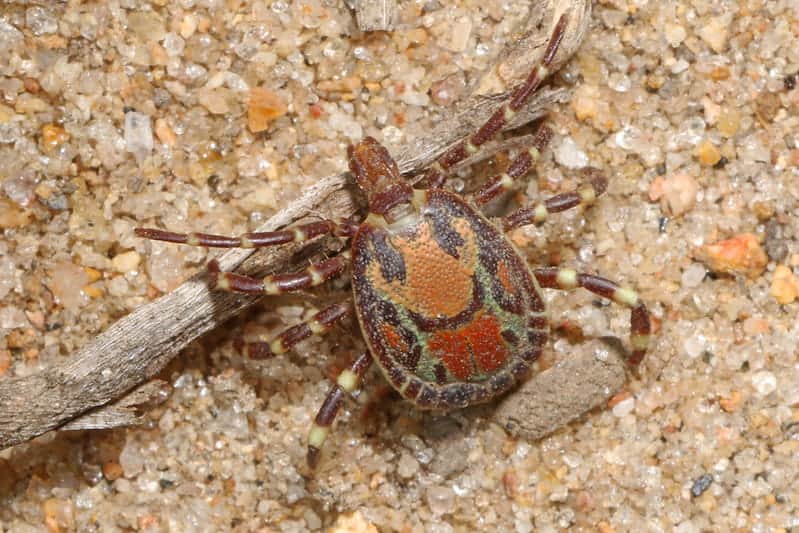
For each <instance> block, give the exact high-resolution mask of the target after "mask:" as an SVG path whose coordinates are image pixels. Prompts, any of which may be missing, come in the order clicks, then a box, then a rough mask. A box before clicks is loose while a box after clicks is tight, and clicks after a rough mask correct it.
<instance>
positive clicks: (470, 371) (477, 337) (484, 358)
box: [428, 311, 510, 381]
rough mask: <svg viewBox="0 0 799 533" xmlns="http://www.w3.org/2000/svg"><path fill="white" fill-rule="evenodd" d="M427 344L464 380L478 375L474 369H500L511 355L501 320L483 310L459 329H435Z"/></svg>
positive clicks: (454, 374) (487, 371)
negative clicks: (503, 334)
mask: <svg viewBox="0 0 799 533" xmlns="http://www.w3.org/2000/svg"><path fill="white" fill-rule="evenodd" d="M428 347H429V349H430V350H431V351H432V352H433V353H437V354H440V356H441V360H442V361H443V363H444V366H446V367H447V370H449V371H450V373H451V374H452V375H453V376H455V377H456V378H458V379H460V380H464V381H467V380H469V379H470V378H474V377H476V376H475V375H474V374H475V373H480V374H485V373H489V372H493V371H495V370H497V369H498V368H500V367H501V366H502V365H503V364H504V363H505V361H506V360H507V358H508V356H509V355H510V354H509V353H508V350H507V347H506V346H505V341H504V339H503V338H502V335H501V330H500V323H499V320H498V319H497V317H495V316H494V315H489V314H487V313H485V312H482V311H481V312H479V313H478V314H477V315H476V316H475V318H474V320H472V321H471V322H469V323H468V324H466V325H465V326H463V327H461V328H459V329H456V330H452V331H448V330H444V331H438V332H436V333H435V334H433V336H432V337H431V338H430V340H429V341H428ZM475 364H476V365H477V368H475Z"/></svg>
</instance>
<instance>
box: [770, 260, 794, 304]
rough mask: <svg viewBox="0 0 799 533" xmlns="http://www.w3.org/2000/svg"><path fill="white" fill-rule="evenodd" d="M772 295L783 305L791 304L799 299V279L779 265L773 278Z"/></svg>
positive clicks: (789, 270)
mask: <svg viewBox="0 0 799 533" xmlns="http://www.w3.org/2000/svg"><path fill="white" fill-rule="evenodd" d="M771 295H772V296H774V298H775V299H776V300H777V301H778V302H779V303H781V304H783V305H785V304H790V303H793V302H794V300H796V299H797V298H799V277H797V276H796V274H794V273H793V270H791V269H790V268H788V267H787V266H785V265H777V267H776V268H775V269H774V275H773V277H772V278H771Z"/></svg>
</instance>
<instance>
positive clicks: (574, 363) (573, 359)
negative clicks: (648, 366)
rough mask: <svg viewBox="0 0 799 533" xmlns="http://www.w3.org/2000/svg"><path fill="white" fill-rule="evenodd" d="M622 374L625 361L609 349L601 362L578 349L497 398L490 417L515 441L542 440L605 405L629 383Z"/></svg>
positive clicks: (624, 371)
mask: <svg viewBox="0 0 799 533" xmlns="http://www.w3.org/2000/svg"><path fill="white" fill-rule="evenodd" d="M591 345H592V346H598V344H597V343H595V342H592V343H591ZM602 353H604V354H608V351H607V350H603V351H602ZM626 371H627V369H626V364H625V362H624V361H623V360H622V358H621V357H620V356H619V355H618V354H616V353H615V352H613V351H611V352H610V353H609V355H608V357H607V358H602V359H601V358H598V357H597V356H596V353H595V351H594V350H590V349H589V350H580V353H579V354H576V355H574V356H569V357H566V358H565V359H564V360H563V361H561V362H559V364H557V365H556V366H554V367H552V368H549V369H547V370H545V371H544V372H541V373H540V374H536V375H535V376H533V377H532V378H531V379H529V380H527V381H526V382H524V383H523V384H522V385H521V386H520V387H519V389H518V390H517V391H516V392H515V393H514V394H509V395H508V396H506V397H505V398H504V399H503V400H501V402H500V403H499V405H498V406H497V409H496V410H495V411H494V412H493V413H492V414H491V419H492V420H493V421H494V422H496V423H497V424H499V425H500V426H502V427H503V428H504V429H505V431H507V432H508V433H509V434H511V435H513V436H515V437H519V438H522V439H525V440H528V441H535V440H539V439H542V438H544V437H546V436H547V435H549V434H551V433H553V432H554V431H556V430H557V429H559V428H561V427H563V426H565V425H566V424H568V423H569V422H572V421H573V420H575V419H577V418H579V417H580V416H582V415H583V414H585V413H586V412H588V411H590V410H591V409H595V408H597V407H601V406H604V405H606V404H607V401H608V399H609V398H610V397H611V396H613V394H615V393H616V392H618V391H619V390H620V389H621V388H622V387H623V386H624V384H625V382H626V381H627V375H626Z"/></svg>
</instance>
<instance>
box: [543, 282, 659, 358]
mask: <svg viewBox="0 0 799 533" xmlns="http://www.w3.org/2000/svg"><path fill="white" fill-rule="evenodd" d="M533 274H534V275H535V279H536V280H538V283H539V284H540V285H541V286H542V287H544V288H547V289H565V290H569V289H576V288H577V287H582V288H583V289H586V290H589V291H591V292H592V293H594V294H596V295H599V296H602V297H603V298H608V299H609V300H613V301H614V302H616V303H618V304H622V305H626V306H627V307H629V308H631V314H630V344H632V354H631V355H630V358H629V359H628V361H627V362H628V364H629V365H630V366H632V367H637V366H638V365H639V364H640V363H641V361H642V360H643V359H644V355H645V354H646V350H647V347H648V346H649V336H650V334H651V333H652V326H651V324H650V320H649V311H647V310H646V306H645V305H644V303H643V302H641V301H640V298H639V297H638V294H637V293H636V292H635V291H634V290H632V289H628V288H624V287H620V286H619V285H618V284H616V283H614V282H612V281H610V280H609V279H605V278H601V277H599V276H592V275H591V274H579V273H577V272H575V271H574V270H571V269H569V268H539V269H535V270H533Z"/></svg>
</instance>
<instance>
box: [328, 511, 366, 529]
mask: <svg viewBox="0 0 799 533" xmlns="http://www.w3.org/2000/svg"><path fill="white" fill-rule="evenodd" d="M328 533H377V528H376V527H375V525H374V524H372V523H371V522H369V521H368V520H367V519H366V518H364V516H363V514H361V512H360V511H355V512H354V513H349V514H340V515H339V516H338V518H336V522H335V523H334V524H333V526H332V527H331V528H330V529H329V530H328Z"/></svg>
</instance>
